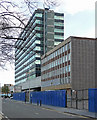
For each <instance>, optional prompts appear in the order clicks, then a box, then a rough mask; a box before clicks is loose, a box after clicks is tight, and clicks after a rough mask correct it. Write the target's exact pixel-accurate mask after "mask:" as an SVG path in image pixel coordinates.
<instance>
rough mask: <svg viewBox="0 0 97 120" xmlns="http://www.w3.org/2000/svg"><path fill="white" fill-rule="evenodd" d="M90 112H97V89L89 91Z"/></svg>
mask: <svg viewBox="0 0 97 120" xmlns="http://www.w3.org/2000/svg"><path fill="white" fill-rule="evenodd" d="M88 95H89V104H88V105H89V112H97V88H92V89H89V91H88Z"/></svg>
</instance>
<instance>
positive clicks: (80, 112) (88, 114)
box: [34, 104, 97, 118]
mask: <svg viewBox="0 0 97 120" xmlns="http://www.w3.org/2000/svg"><path fill="white" fill-rule="evenodd" d="M34 105H37V104H34ZM41 107H44V108H47V109H52V110H55V111H58V112H63V113H69V114H74V115H79V116H84V117H89V118H97V113H93V112H89V111H88V110H78V109H74V108H64V107H56V106H50V105H43V104H42V105H41Z"/></svg>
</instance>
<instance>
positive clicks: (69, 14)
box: [0, 0, 96, 84]
mask: <svg viewBox="0 0 97 120" xmlns="http://www.w3.org/2000/svg"><path fill="white" fill-rule="evenodd" d="M58 1H59V2H60V6H59V7H57V8H55V9H54V10H55V11H56V12H63V13H64V15H65V24H64V28H65V33H64V34H65V39H66V38H67V37H69V36H80V37H93V38H94V37H95V2H96V0H58ZM7 67H8V68H9V70H7V71H5V70H0V83H1V84H4V83H6V84H7V83H11V84H14V66H12V67H9V65H8V66H7Z"/></svg>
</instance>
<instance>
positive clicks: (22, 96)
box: [13, 92, 25, 101]
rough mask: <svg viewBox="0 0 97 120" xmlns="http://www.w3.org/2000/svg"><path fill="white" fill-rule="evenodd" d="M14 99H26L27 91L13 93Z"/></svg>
mask: <svg viewBox="0 0 97 120" xmlns="http://www.w3.org/2000/svg"><path fill="white" fill-rule="evenodd" d="M13 99H14V100H19V101H25V92H21V93H13Z"/></svg>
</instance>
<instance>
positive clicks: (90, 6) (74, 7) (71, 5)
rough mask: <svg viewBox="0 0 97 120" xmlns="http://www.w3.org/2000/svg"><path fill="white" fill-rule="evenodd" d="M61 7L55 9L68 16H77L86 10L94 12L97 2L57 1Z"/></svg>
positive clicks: (80, 0) (83, 0)
mask: <svg viewBox="0 0 97 120" xmlns="http://www.w3.org/2000/svg"><path fill="white" fill-rule="evenodd" d="M57 1H58V2H59V3H60V6H59V7H57V8H55V10H56V11H59V12H60V11H61V12H64V13H66V14H76V13H78V12H81V11H85V10H94V9H95V2H96V0H57Z"/></svg>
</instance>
